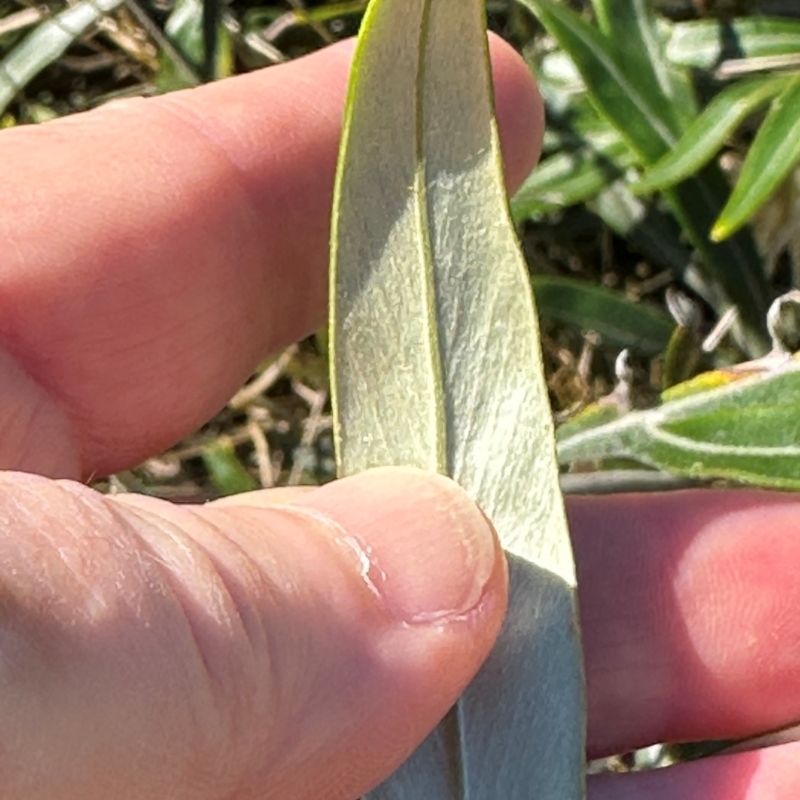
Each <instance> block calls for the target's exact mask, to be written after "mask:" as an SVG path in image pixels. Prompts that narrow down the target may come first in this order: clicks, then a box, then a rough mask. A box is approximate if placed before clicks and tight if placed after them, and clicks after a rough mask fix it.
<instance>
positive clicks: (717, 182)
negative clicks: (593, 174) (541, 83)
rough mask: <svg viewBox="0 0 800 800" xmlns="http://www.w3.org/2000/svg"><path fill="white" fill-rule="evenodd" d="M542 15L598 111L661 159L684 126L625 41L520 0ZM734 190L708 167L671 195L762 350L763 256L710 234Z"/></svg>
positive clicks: (644, 152) (747, 335)
mask: <svg viewBox="0 0 800 800" xmlns="http://www.w3.org/2000/svg"><path fill="white" fill-rule="evenodd" d="M518 2H520V3H521V4H522V5H524V6H525V7H526V8H528V9H529V10H530V11H531V12H532V13H533V14H535V15H536V16H537V17H538V18H539V19H540V21H541V22H542V24H543V25H544V26H545V27H546V28H547V30H548V32H549V33H550V34H551V35H552V36H554V37H555V38H556V40H557V41H558V43H559V45H560V46H561V47H562V48H563V49H564V50H565V51H567V53H569V55H570V56H571V57H572V59H573V61H574V62H575V65H576V66H577V68H578V71H579V72H580V74H581V76H582V78H583V80H584V83H585V84H586V89H587V92H588V94H589V97H590V98H591V100H592V102H593V103H594V104H595V107H596V108H597V110H598V111H599V112H600V113H601V114H602V115H603V116H604V117H605V118H606V119H607V120H608V121H609V122H610V123H612V124H613V125H614V127H615V128H616V129H617V131H618V132H619V133H620V135H621V136H623V137H624V138H625V139H626V141H627V142H628V144H629V145H630V146H631V148H632V149H633V150H635V151H636V152H637V153H638V154H639V157H640V159H641V162H642V164H644V165H649V164H652V163H655V162H656V161H657V160H659V159H660V158H661V157H662V156H663V155H665V154H666V153H667V151H668V150H670V149H671V148H673V147H674V146H675V145H676V144H677V140H678V132H676V131H675V130H674V128H673V122H672V121H671V119H670V116H669V115H667V114H665V112H664V108H665V107H666V105H667V104H668V102H669V101H668V99H666V98H665V97H664V96H663V95H661V94H656V95H654V93H653V92H652V91H648V85H643V86H640V85H639V84H638V83H637V79H636V76H635V75H631V74H628V73H627V72H626V70H625V69H624V67H623V66H622V57H621V55H620V53H621V51H622V49H623V48H624V46H625V43H624V42H618V41H617V40H616V39H615V40H611V39H609V38H607V37H605V36H603V34H602V33H601V32H600V31H599V30H598V29H597V28H594V27H592V26H591V25H590V24H589V23H587V22H586V21H584V20H583V19H582V18H581V17H580V16H579V15H578V14H576V13H575V12H573V11H570V10H569V9H568V8H566V7H565V6H563V5H561V4H560V3H557V2H555V0H518ZM727 194H728V188H727V184H726V182H725V179H724V177H723V176H722V174H721V173H720V172H719V170H717V169H715V168H711V167H708V168H706V170H705V171H704V173H702V174H701V175H699V176H698V177H697V179H691V180H689V181H685V182H684V183H682V184H680V185H679V186H676V187H674V188H673V189H670V190H668V191H667V192H666V193H665V195H664V197H665V199H666V201H667V202H668V204H669V205H670V207H671V208H672V211H673V213H674V214H675V217H676V219H677V220H678V221H679V223H680V225H681V227H682V228H683V230H684V232H685V233H686V235H687V237H688V238H689V240H690V241H691V243H692V245H693V246H694V247H695V248H696V249H697V250H698V251H699V252H700V254H701V256H702V259H703V271H704V276H705V279H706V280H707V281H709V282H711V283H713V284H714V285H715V286H716V287H717V288H718V292H717V293H718V294H719V295H720V296H721V297H722V298H723V303H722V304H721V306H720V307H719V308H718V309H717V311H718V313H720V314H722V313H724V311H725V310H726V307H727V306H729V305H731V304H732V305H735V306H737V308H738V309H739V319H740V322H741V326H740V328H739V332H740V336H739V338H740V340H741V343H742V344H743V346H744V347H745V348H746V350H747V352H749V353H751V354H753V355H756V354H760V353H762V352H763V351H764V350H765V349H766V346H767V343H766V338H765V336H764V330H763V328H764V318H765V316H766V312H767V305H768V291H767V285H766V280H765V277H764V272H763V269H762V266H761V260H760V258H759V257H758V253H757V251H756V249H755V245H754V243H753V241H752V238H751V237H750V236H749V234H747V233H744V234H742V235H741V236H739V237H737V238H736V239H733V240H731V241H730V242H729V243H727V244H726V246H725V247H724V248H721V247H720V246H719V245H714V244H712V242H711V241H710V240H709V232H710V231H711V227H712V225H713V224H714V222H715V220H716V219H717V217H718V215H719V213H720V211H721V209H722V208H723V205H724V202H725V198H726V197H727Z"/></svg>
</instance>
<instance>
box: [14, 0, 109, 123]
mask: <svg viewBox="0 0 800 800" xmlns="http://www.w3.org/2000/svg"><path fill="white" fill-rule="evenodd" d="M122 1H123V0H93V2H88V0H87V1H86V2H80V3H76V4H75V5H74V6H70V7H69V8H67V9H65V10H64V11H62V12H61V13H60V14H56V16H55V17H53V18H52V19H50V20H48V21H47V22H43V23H42V24H41V25H39V26H37V27H36V28H35V30H33V31H31V33H29V34H28V35H27V36H26V37H25V38H24V39H23V40H22V42H20V43H19V44H18V45H17V46H16V47H15V48H14V49H13V50H12V51H11V52H10V53H9V54H8V55H7V56H6V57H5V58H4V59H3V60H2V61H0V114H2V113H3V111H5V110H6V108H7V107H8V104H9V103H10V102H11V101H12V100H13V99H14V95H16V93H17V92H19V91H20V90H21V89H23V88H25V86H27V84H28V82H29V81H30V80H31V79H33V78H34V77H35V76H36V75H37V74H38V73H39V72H41V71H42V70H43V69H44V68H45V67H48V66H49V65H50V64H52V63H53V62H55V61H57V60H58V59H59V58H61V56H62V55H64V53H65V52H66V50H67V48H68V47H69V46H70V45H71V44H73V43H74V42H75V41H76V40H77V39H78V37H80V36H82V35H83V34H84V33H86V31H87V30H88V29H89V28H90V27H91V26H92V25H95V24H96V23H97V22H98V20H100V19H101V18H102V17H103V16H105V15H106V14H108V13H110V12H111V11H113V10H114V9H115V8H117V7H118V6H120V5H122Z"/></svg>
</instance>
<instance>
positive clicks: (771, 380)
mask: <svg viewBox="0 0 800 800" xmlns="http://www.w3.org/2000/svg"><path fill="white" fill-rule="evenodd" d="M675 388H678V387H675ZM558 455H559V461H560V462H561V463H562V464H570V463H573V462H576V461H582V462H583V461H602V460H604V459H607V458H633V459H636V460H637V461H639V462H640V463H642V464H645V465H647V466H650V467H654V468H657V469H661V470H666V471H669V472H672V473H675V474H678V475H686V476H689V477H692V478H726V479H729V480H736V481H741V482H744V483H750V484H756V485H759V486H765V487H772V488H777V489H800V365H798V364H797V362H796V361H794V362H791V366H789V367H787V368H786V369H784V370H782V371H778V372H772V373H764V374H761V375H757V376H754V377H750V378H744V379H742V380H738V381H735V382H732V383H728V384H727V385H724V386H722V387H720V388H715V389H711V390H708V391H703V392H701V393H699V394H692V395H690V396H688V397H685V398H683V399H679V400H673V401H672V402H668V403H665V404H664V405H662V406H660V407H659V408H655V409H652V410H650V411H639V412H633V413H631V414H628V415H627V416H625V417H622V418H621V419H620V420H618V421H616V422H612V423H610V424H608V425H602V426H599V427H596V428H592V429H590V430H585V431H582V432H579V433H577V434H576V435H575V436H571V437H568V438H566V439H564V440H562V441H561V442H560V443H559V448H558Z"/></svg>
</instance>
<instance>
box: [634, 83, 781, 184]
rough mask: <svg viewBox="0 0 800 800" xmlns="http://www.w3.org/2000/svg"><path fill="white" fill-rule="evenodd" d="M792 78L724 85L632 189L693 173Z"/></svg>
mask: <svg viewBox="0 0 800 800" xmlns="http://www.w3.org/2000/svg"><path fill="white" fill-rule="evenodd" d="M789 80H790V78H789V76H786V75H770V76H768V77H757V78H749V79H746V80H743V81H739V82H737V83H734V84H732V85H731V86H728V87H727V88H725V89H723V90H722V91H721V92H720V93H719V94H718V95H717V96H716V97H715V98H714V99H713V100H712V101H711V102H710V103H709V104H708V105H707V106H706V108H705V109H704V110H703V113H702V114H700V115H699V116H698V117H697V118H696V119H695V121H694V123H693V124H692V125H691V127H690V128H689V129H688V130H687V131H686V133H685V134H684V135H683V137H682V138H681V140H680V141H679V142H678V144H677V145H675V148H674V149H673V150H671V151H670V152H669V153H668V154H667V155H666V156H665V157H664V158H662V159H661V160H660V161H659V162H658V163H657V164H655V165H653V166H652V167H651V168H650V169H648V170H647V171H646V172H645V174H644V176H643V178H642V179H641V180H640V181H639V182H637V183H636V184H634V185H633V186H632V187H631V189H632V190H633V191H634V192H636V193H637V194H649V193H650V192H653V191H656V190H658V189H664V188H666V187H668V186H672V185H674V184H676V183H679V182H680V181H682V180H685V179H686V178H688V177H690V176H691V175H693V174H694V173H695V172H697V171H698V170H699V169H701V168H702V167H704V166H705V165H706V164H707V163H708V162H709V161H710V160H711V159H712V158H713V157H714V156H715V155H716V154H717V153H718V152H719V150H720V148H721V147H722V146H723V145H724V144H725V142H726V141H727V139H728V138H729V137H730V136H731V134H732V133H733V132H734V131H735V130H736V129H737V128H738V127H739V125H741V124H742V122H744V120H746V119H747V117H749V116H750V115H751V114H752V113H753V112H754V111H756V110H757V109H758V108H760V107H761V106H763V105H765V104H766V103H768V102H769V101H770V100H772V99H773V98H774V97H775V95H777V94H779V93H780V92H781V91H782V90H783V89H785V88H786V85H787V82H788V81H789Z"/></svg>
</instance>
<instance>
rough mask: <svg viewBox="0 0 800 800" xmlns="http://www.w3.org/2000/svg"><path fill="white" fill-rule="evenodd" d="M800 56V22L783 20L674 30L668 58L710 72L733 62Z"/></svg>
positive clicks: (702, 23)
mask: <svg viewBox="0 0 800 800" xmlns="http://www.w3.org/2000/svg"><path fill="white" fill-rule="evenodd" d="M798 52H800V22H799V21H797V20H793V19H782V18H780V17H758V16H752V17H741V18H739V19H732V20H716V19H703V20H693V21H691V22H680V23H678V24H676V25H674V26H673V28H672V35H671V37H670V40H669V43H668V45H667V57H668V58H669V59H670V60H671V61H672V62H674V63H675V64H680V65H681V66H684V67H693V68H696V69H711V68H713V67H715V66H717V65H718V64H719V63H720V62H721V61H724V60H725V59H731V58H764V57H768V56H782V55H791V54H796V53H798Z"/></svg>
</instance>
